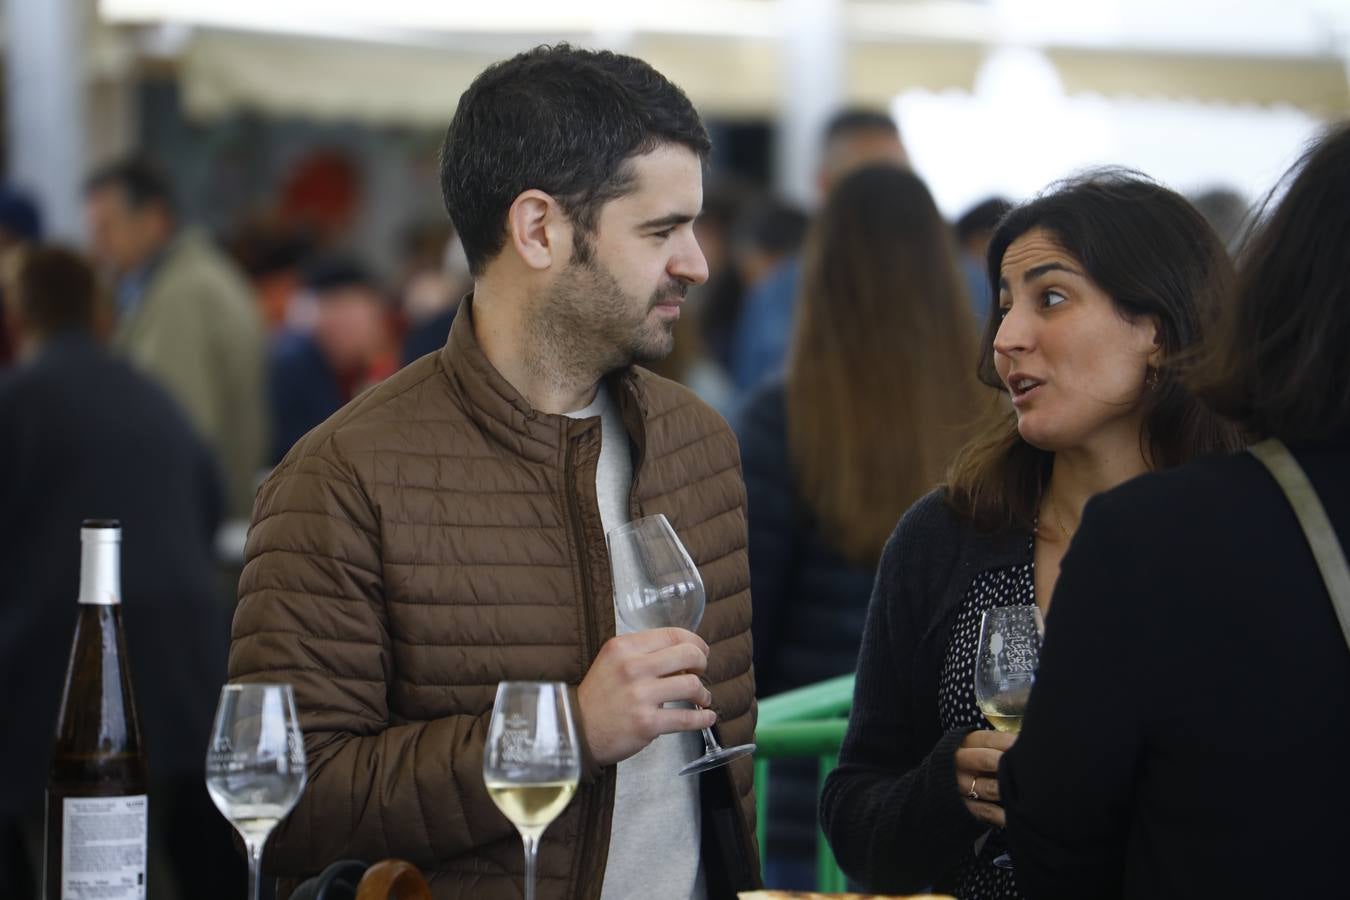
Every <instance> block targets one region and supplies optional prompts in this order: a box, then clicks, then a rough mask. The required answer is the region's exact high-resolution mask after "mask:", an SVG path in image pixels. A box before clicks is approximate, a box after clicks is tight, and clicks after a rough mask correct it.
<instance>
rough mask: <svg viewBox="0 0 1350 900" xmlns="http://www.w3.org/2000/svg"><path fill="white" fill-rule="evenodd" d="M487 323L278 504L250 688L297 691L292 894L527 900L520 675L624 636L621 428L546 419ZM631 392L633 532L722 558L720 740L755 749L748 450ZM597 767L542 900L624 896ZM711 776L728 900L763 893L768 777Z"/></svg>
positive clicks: (548, 676)
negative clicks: (341, 867) (604, 488)
mask: <svg viewBox="0 0 1350 900" xmlns="http://www.w3.org/2000/svg"><path fill="white" fill-rule="evenodd" d="M471 317H472V309H471V301H466V302H465V304H464V306H463V307H462V309H461V311H460V315H459V316H458V317H457V318H456V320H455V324H454V327H453V328H452V329H451V333H450V340H449V342H448V343H447V344H446V346H445V347H444V348H443V349H442V350H441V351H440V352H439V353H437V354H433V355H430V356H426V357H423V358H422V359H420V360H418V361H417V362H415V363H413V364H412V365H410V366H408V367H407V368H405V369H404V370H402V371H401V372H399V373H398V374H397V375H395V376H394V377H392V378H390V379H389V380H387V381H385V382H384V383H383V384H381V385H379V386H377V387H375V388H373V389H372V390H370V391H368V392H367V393H365V394H363V395H362V396H361V397H359V398H357V399H356V400H355V401H353V402H352V403H350V404H348V405H347V407H345V408H344V409H343V410H341V411H340V412H338V413H337V414H336V415H334V416H333V417H332V418H331V419H329V420H328V421H327V422H325V423H324V424H323V425H321V426H320V427H318V428H316V429H315V430H314V431H312V432H311V433H310V434H309V435H307V436H306V437H305V438H304V439H303V440H301V441H300V442H299V443H298V444H296V446H295V447H294V448H293V449H292V450H291V452H290V453H289V454H287V456H286V458H285V459H284V460H283V461H282V463H281V465H280V466H278V467H277V469H276V470H275V471H274V472H273V474H272V476H271V477H270V478H269V479H268V480H267V482H266V483H265V484H264V485H263V487H262V489H261V490H260V492H259V494H258V498H257V502H256V505H255V507H254V512H253V527H252V530H251V531H250V532H249V536H248V549H247V564H246V566H245V568H244V572H243V576H242V578H241V580H240V583H239V607H238V610H237V612H236V614H235V619H234V630H233V642H232V644H231V647H230V678H231V680H232V681H241V682H247V681H286V682H290V683H291V684H292V685H294V688H295V696H296V701H297V704H298V706H299V711H300V719H301V725H302V727H303V729H304V732H305V749H306V752H307V753H308V756H309V772H310V777H309V783H308V786H307V787H306V789H305V793H304V795H303V796H302V798H301V800H300V803H299V805H298V806H297V807H296V808H295V810H294V811H293V812H292V813H291V815H290V817H289V818H287V819H286V820H285V821H284V822H283V823H282V825H281V826H280V827H279V828H278V829H277V831H276V833H275V834H274V836H273V839H272V841H271V843H270V844H269V845H268V851H267V859H266V862H267V866H268V869H269V870H271V871H272V872H274V873H275V874H278V875H281V876H284V877H286V878H299V877H304V876H307V875H312V874H313V873H315V872H317V871H319V870H320V869H322V868H323V867H324V866H326V865H327V864H329V863H331V862H333V861H335V860H339V859H344V858H358V859H364V860H367V861H374V860H378V859H383V858H387V857H401V858H403V859H407V860H410V861H412V862H414V863H416V864H417V865H418V866H420V867H421V868H422V869H423V870H424V871H425V872H427V874H428V877H429V879H430V880H431V883H432V891H433V894H434V895H435V897H436V898H437V900H449V898H469V897H472V898H475V900H493V898H498V897H502V898H506V897H513V898H514V897H519V896H520V890H521V888H520V884H521V880H520V879H521V874H522V871H523V860H522V854H521V847H520V839H519V837H518V836H517V835H516V832H515V830H514V829H513V828H512V826H511V824H510V823H509V822H508V821H507V820H506V819H505V818H504V817H503V816H502V815H501V813H500V812H499V811H498V810H497V808H496V807H495V806H494V805H493V803H492V801H491V800H490V799H489V798H488V795H487V791H486V789H485V788H484V786H483V776H482V763H483V743H484V739H485V736H486V729H487V722H488V717H489V715H490V713H491V709H492V700H493V696H494V694H495V691H496V686H497V682H498V681H500V680H502V679H542V680H553V681H564V682H567V683H569V684H572V685H576V684H579V683H580V681H581V679H582V677H583V676H584V675H585V673H586V671H587V669H588V668H589V667H590V664H591V661H592V660H593V659H594V658H595V655H596V653H597V652H598V651H599V649H600V647H601V645H602V644H603V643H604V642H605V640H607V639H608V638H609V637H610V636H612V635H613V634H614V606H613V600H612V592H611V584H610V574H609V561H608V554H607V551H606V548H605V539H604V532H603V529H602V527H601V524H600V511H599V508H598V505H597V502H596V496H595V470H596V465H597V463H598V460H599V453H600V420H599V419H598V418H593V419H587V420H579V421H578V420H572V419H568V418H566V417H565V416H555V415H546V414H543V413H539V412H536V411H535V410H533V409H532V408H531V407H530V406H529V405H528V404H527V403H526V401H525V400H524V398H523V397H521V396H520V394H519V393H517V392H516V390H515V389H514V388H512V387H511V386H510V384H508V383H507V382H506V380H505V379H504V378H502V377H501V375H499V374H498V373H497V371H496V370H495V369H493V367H492V366H491V364H489V362H488V361H487V358H486V357H485V356H484V355H483V353H482V351H481V350H480V349H479V347H478V344H477V341H476V339H475V337H474V333H473V327H472V318H471ZM611 378H612V381H611V382H610V387H611V389H612V390H613V391H614V396H616V397H618V398H619V403H620V408H621V410H622V413H623V418H624V423H625V425H626V427H627V429H628V432H629V435H630V438H631V440H632V446H633V491H632V499H631V505H632V514H633V515H634V516H638V515H649V514H652V513H657V512H662V513H665V514H666V516H667V517H668V518H669V519H670V522H671V524H672V525H673V526H674V527H675V530H676V531H677V532H678V533H679V535H680V537H681V539H682V540H683V541H684V543H685V546H686V547H687V548H688V550H689V552H690V554H691V555H692V557H693V559H694V561H695V562H696V563H697V564H698V567H699V571H700V572H701V573H702V575H703V580H704V583H705V586H706V588H707V598H708V606H707V612H706V614H705V615H704V618H703V622H702V625H701V626H700V629H699V631H700V634H701V635H702V636H703V638H704V639H705V640H706V641H707V642H708V644H709V645H710V646H711V648H712V653H711V656H710V659H709V663H708V670H707V677H708V681H709V686H710V688H711V690H712V694H713V698H714V702H713V705H714V708H715V709H716V710H717V712H718V715H719V726H718V727H719V729H720V731H721V736H722V739H723V741H724V742H726V743H729V744H739V743H744V742H746V741H749V740H751V739H752V735H753V733H754V728H755V699H754V696H755V691H754V679H753V675H752V673H751V669H750V576H749V569H748V565H747V561H746V524H745V508H744V506H745V490H744V486H743V484H742V482H741V475H740V459H739V451H738V449H737V445H736V440H735V438H734V437H733V435H732V433H731V431H730V430H729V429H728V427H727V425H726V423H725V422H723V421H722V419H721V418H720V417H719V416H718V415H717V414H716V413H714V412H713V411H712V410H710V409H709V408H708V407H707V406H705V405H704V404H703V403H702V402H700V401H699V400H697V399H696V398H695V397H694V396H693V395H692V394H691V393H690V392H689V391H687V390H685V389H684V388H682V387H680V386H678V385H676V384H674V383H672V382H670V381H666V380H664V379H662V378H659V377H657V376H655V375H653V374H652V373H650V372H647V371H645V370H642V369H632V370H628V371H624V372H620V373H616V374H615V375H613V376H611ZM585 769H586V771H585V772H584V773H583V776H582V786H581V789H580V790H579V791H578V793H577V796H576V799H575V800H573V802H572V804H571V805H570V806H569V807H568V808H567V810H566V811H565V812H564V813H563V815H562V816H560V817H559V818H558V819H557V820H556V821H555V822H554V823H553V824H552V825H551V826H550V827H549V829H548V831H547V833H546V834H545V835H544V838H543V841H542V842H541V850H540V859H539V896H540V897H541V898H578V900H580V898H598V897H599V895H600V888H601V883H602V881H603V874H604V870H605V860H606V855H607V853H608V845H609V833H610V819H611V814H612V812H613V803H614V782H615V778H614V773H615V769H614V767H612V766H610V767H606V768H600V767H598V766H595V765H594V764H593V762H591V761H589V760H588V761H587V765H586V766H585ZM702 779H703V781H702V785H701V793H702V798H703V836H704V837H703V860H704V865H705V870H706V872H707V878H708V887H709V897H710V898H713V900H719V898H721V897H734V892H735V890H738V889H746V888H749V887H753V886H756V884H757V882H758V859H757V850H756V847H755V843H754V836H753V835H754V828H753V823H754V794H753V787H752V776H751V761H750V759H749V758H744V759H741V760H738V761H737V762H735V763H733V764H732V765H730V766H728V767H724V768H722V769H717V770H715V771H713V772H712V773H709V774H706V775H703V776H702ZM283 890H286V886H285V885H283Z"/></svg>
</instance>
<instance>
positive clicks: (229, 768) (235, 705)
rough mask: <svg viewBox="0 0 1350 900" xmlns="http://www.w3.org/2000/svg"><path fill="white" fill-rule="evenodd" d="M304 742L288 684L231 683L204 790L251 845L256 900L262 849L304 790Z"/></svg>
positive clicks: (223, 696) (254, 899)
mask: <svg viewBox="0 0 1350 900" xmlns="http://www.w3.org/2000/svg"><path fill="white" fill-rule="evenodd" d="M305 778H306V768H305V744H304V737H303V736H302V734H301V732H300V719H299V716H297V715H296V712H295V695H294V694H293V693H292V691H291V686H290V685H289V684H227V685H225V687H223V688H222V689H221V691H220V703H219V704H218V705H217V706H216V720H215V726H214V727H213V728H212V730H211V745H210V747H209V748H208V749H207V751H206V790H207V792H208V793H209V794H210V795H211V799H212V800H213V801H214V802H215V804H216V808H217V809H219V810H220V812H221V814H222V815H224V816H225V818H226V819H228V820H229V821H230V824H232V825H233V826H234V828H235V830H236V831H238V832H239V836H240V837H242V838H243V839H244V846H245V847H246V848H247V849H248V892H249V898H250V900H258V893H259V892H258V878H259V872H260V870H261V865H262V848H263V844H264V843H266V842H267V836H268V835H269V834H271V833H272V829H273V828H276V826H277V823H278V822H280V821H281V820H282V819H284V818H286V816H287V815H289V814H290V812H291V810H292V809H293V808H294V807H295V804H296V802H297V801H298V800H299V799H300V793H301V791H303V790H304V788H305Z"/></svg>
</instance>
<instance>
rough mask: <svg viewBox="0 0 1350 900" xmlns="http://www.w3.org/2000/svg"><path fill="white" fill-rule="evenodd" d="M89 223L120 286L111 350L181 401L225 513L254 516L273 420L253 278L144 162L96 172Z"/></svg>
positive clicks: (101, 259)
mask: <svg viewBox="0 0 1350 900" xmlns="http://www.w3.org/2000/svg"><path fill="white" fill-rule="evenodd" d="M85 220H86V224H87V227H88V229H89V238H90V243H91V246H92V249H93V254H94V257H95V259H96V261H97V262H98V264H99V265H100V266H102V267H103V268H104V269H105V270H106V271H107V272H108V273H109V275H111V277H112V279H113V282H114V285H115V291H116V318H117V325H116V329H115V331H114V333H113V347H114V348H115V349H117V350H119V351H120V352H122V353H125V354H126V355H127V356H128V357H130V359H131V360H132V361H133V362H134V363H136V364H137V365H138V366H140V367H141V368H142V369H143V370H145V371H146V372H148V373H149V374H150V375H151V376H153V377H154V378H156V379H158V380H159V381H160V383H161V384H163V385H164V386H165V387H166V388H168V390H169V392H170V393H171V394H172V395H173V396H174V397H175V398H176V399H177V400H178V402H179V403H180V404H181V405H182V407H183V409H184V410H185V411H186V412H187V414H188V418H189V419H190V420H191V421H192V424H193V425H194V426H195V427H196V428H197V430H198V432H199V433H200V434H201V435H202V437H203V438H204V439H205V440H206V443H207V444H208V445H209V446H210V447H211V448H212V450H213V451H214V452H215V454H216V458H217V459H218V461H219V463H220V467H221V471H222V473H223V475H224V478H225V486H226V513H227V515H228V516H230V517H232V518H239V517H242V518H247V517H248V514H249V510H250V509H251V508H252V505H253V486H254V482H255V479H256V478H257V476H258V472H259V470H260V469H261V468H262V466H263V465H264V463H265V462H266V455H267V424H268V423H267V407H266V402H267V400H266V385H265V379H264V368H265V365H266V341H265V336H264V331H263V323H262V316H261V315H260V313H259V310H258V305H257V302H256V301H255V299H254V297H253V294H252V292H251V291H250V290H249V287H248V283H247V282H246V281H245V280H244V278H243V275H242V274H241V273H240V272H239V270H238V269H237V268H236V267H235V265H234V264H233V263H232V262H231V261H230V260H229V259H228V258H226V256H225V255H224V254H222V253H221V252H220V251H219V250H218V249H217V248H216V247H215V246H214V245H213V244H212V243H211V241H210V240H209V239H208V238H207V237H206V236H205V235H204V234H201V233H198V232H196V231H195V230H191V229H180V228H179V226H178V221H177V219H176V216H175V214H174V204H173V198H172V193H171V191H170V189H169V185H168V183H167V182H166V181H165V180H164V178H163V177H162V176H161V174H160V173H159V172H158V171H157V170H156V169H155V168H154V167H153V166H151V165H150V164H149V163H147V162H146V161H144V160H137V159H129V160H123V161H118V162H113V163H110V164H108V165H106V166H104V167H102V168H99V169H97V170H95V171H94V173H93V174H92V175H90V176H89V179H88V180H87V182H86V184H85Z"/></svg>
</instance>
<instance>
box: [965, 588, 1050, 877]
mask: <svg viewBox="0 0 1350 900" xmlns="http://www.w3.org/2000/svg"><path fill="white" fill-rule="evenodd" d="M1044 634H1045V622H1044V621H1043V620H1042V618H1041V611H1040V608H1039V607H1037V606H1034V605H1026V606H1002V607H997V608H995V609H990V610H986V611H985V613H984V615H983V617H982V618H981V619H980V643H979V649H978V650H977V651H976V657H975V703H976V704H977V705H978V706H979V707H980V712H982V713H984V717H985V718H986V719H988V720H989V724H990V725H993V726H994V728H995V729H996V730H998V731H1003V732H1006V733H1008V734H1017V733H1019V732H1021V730H1022V716H1023V715H1024V714H1025V713H1026V710H1027V700H1028V699H1030V697H1031V688H1032V686H1033V685H1034V684H1035V683H1036V667H1037V666H1038V665H1040V660H1041V637H1042V636H1043V635H1044ZM994 865H996V866H998V867H1000V868H1004V869H1011V868H1012V859H1011V858H1010V857H1009V856H1008V854H1006V853H1002V854H1000V855H999V856H997V857H996V858H995V859H994Z"/></svg>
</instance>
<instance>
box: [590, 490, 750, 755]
mask: <svg viewBox="0 0 1350 900" xmlns="http://www.w3.org/2000/svg"><path fill="white" fill-rule="evenodd" d="M606 540H607V541H608V542H609V565H610V569H611V571H612V572H613V575H614V605H615V608H616V609H617V610H618V613H619V619H620V620H621V621H622V622H623V623H624V624H625V625H627V626H628V628H630V629H631V630H633V631H642V630H644V629H647V628H672V627H673V628H686V629H688V630H689V631H696V630H697V629H698V626H699V623H700V622H701V621H703V608H704V605H705V603H706V597H705V594H704V590H703V579H702V578H701V577H700V576H699V574H698V567H697V566H695V565H694V561H693V560H692V559H690V558H689V553H688V551H686V550H685V549H684V545H683V544H681V543H680V539H679V537H678V536H677V535H676V534H675V529H674V528H671V527H670V522H668V521H666V517H665V516H664V515H662V514H660V513H657V514H656V515H654V516H645V517H643V518H641V519H634V520H633V521H631V522H629V523H627V524H626V525H620V526H618V527H617V528H615V529H613V530H611V531H610V532H609V534H607V535H606ZM703 750H704V752H703V755H702V756H700V757H699V758H698V759H696V760H694V761H693V762H691V763H689V764H688V765H686V766H685V767H684V768H682V769H680V774H681V775H694V774H697V773H699V772H706V771H708V770H709V769H715V768H717V767H718V766H722V765H726V764H727V763H729V762H731V761H732V760H733V759H738V758H740V757H742V756H745V755H747V754H750V753H754V752H755V745H754V744H741V745H740V746H737V747H727V748H725V749H724V748H723V747H722V746H721V745H720V744H718V743H717V738H716V737H714V736H713V733H712V729H711V728H704V729H703Z"/></svg>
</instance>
